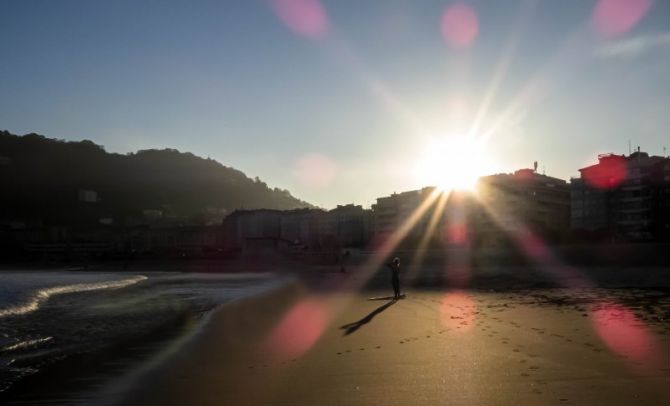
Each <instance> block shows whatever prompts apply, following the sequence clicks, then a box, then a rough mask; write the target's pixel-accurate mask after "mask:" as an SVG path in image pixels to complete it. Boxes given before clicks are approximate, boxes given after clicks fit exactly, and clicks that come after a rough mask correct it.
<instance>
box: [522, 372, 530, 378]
mask: <svg viewBox="0 0 670 406" xmlns="http://www.w3.org/2000/svg"><path fill="white" fill-rule="evenodd" d="M521 376H523V377H524V378H525V377H528V376H530V375H528V374H527V373H526V372H522V373H521Z"/></svg>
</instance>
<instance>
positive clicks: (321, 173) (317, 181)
mask: <svg viewBox="0 0 670 406" xmlns="http://www.w3.org/2000/svg"><path fill="white" fill-rule="evenodd" d="M293 174H294V175H295V176H296V177H297V178H298V180H299V181H300V182H301V183H303V184H304V185H306V186H310V187H315V188H323V187H326V186H328V185H330V184H331V183H332V182H333V180H334V179H335V176H336V174H337V167H336V165H335V163H334V162H333V161H332V160H331V159H330V158H328V157H327V156H325V155H322V154H307V155H303V156H301V157H300V158H298V160H297V161H296V162H295V164H294V166H293Z"/></svg>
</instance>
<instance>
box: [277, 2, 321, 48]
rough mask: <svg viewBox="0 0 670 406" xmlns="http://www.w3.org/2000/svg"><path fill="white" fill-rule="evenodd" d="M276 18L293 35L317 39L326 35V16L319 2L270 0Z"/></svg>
mask: <svg viewBox="0 0 670 406" xmlns="http://www.w3.org/2000/svg"><path fill="white" fill-rule="evenodd" d="M272 7H273V9H274V11H275V13H276V14H277V17H279V19H280V20H281V21H282V22H283V23H284V24H285V25H286V26H287V27H288V28H289V29H290V30H291V31H293V32H294V33H296V34H298V35H300V36H303V37H306V38H309V39H319V38H322V37H324V36H325V35H326V34H327V33H328V29H329V24H328V15H327V14H326V9H325V8H324V7H323V4H321V2H320V1H319V0H272Z"/></svg>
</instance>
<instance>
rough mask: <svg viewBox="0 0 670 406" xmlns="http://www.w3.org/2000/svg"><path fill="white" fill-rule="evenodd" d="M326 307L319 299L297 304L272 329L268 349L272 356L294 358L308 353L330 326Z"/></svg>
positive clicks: (269, 354) (267, 343)
mask: <svg viewBox="0 0 670 406" xmlns="http://www.w3.org/2000/svg"><path fill="white" fill-rule="evenodd" d="M326 313H327V312H326V307H325V306H324V304H323V303H321V302H320V301H318V300H316V299H304V300H302V301H300V302H298V303H297V304H296V305H294V306H293V307H292V308H291V309H290V310H289V311H288V312H287V313H286V314H285V315H284V317H283V318H282V319H281V320H280V322H279V324H277V326H276V327H275V328H274V329H273V330H272V332H271V333H270V335H269V337H268V339H267V341H266V343H265V349H266V351H267V352H268V356H270V357H271V358H272V359H293V358H296V357H299V356H302V355H304V354H305V353H306V352H307V351H308V350H309V349H310V348H312V346H314V344H316V342H317V341H318V339H319V337H321V334H323V331H324V330H325V328H326V324H327V317H326Z"/></svg>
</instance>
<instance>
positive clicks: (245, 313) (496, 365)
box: [106, 285, 670, 405]
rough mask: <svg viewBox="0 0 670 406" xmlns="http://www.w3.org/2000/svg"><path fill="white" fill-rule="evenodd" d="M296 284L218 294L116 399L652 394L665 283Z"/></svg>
mask: <svg viewBox="0 0 670 406" xmlns="http://www.w3.org/2000/svg"><path fill="white" fill-rule="evenodd" d="M385 294H387V292H386V291H377V292H364V293H352V294H346V293H342V292H339V293H332V294H328V293H320V294H314V293H310V292H309V291H308V290H306V289H305V288H303V287H301V286H300V285H293V286H290V287H287V288H284V289H281V290H279V291H276V292H274V293H272V294H270V295H267V296H265V297H260V298H254V299H249V300H245V301H241V302H238V303H233V304H231V305H227V306H224V307H222V308H221V309H220V310H218V311H217V312H216V313H215V314H213V316H212V318H211V319H210V321H209V323H208V324H207V325H206V326H205V327H204V329H203V330H202V331H201V332H200V334H199V335H197V336H196V337H195V338H194V339H193V340H192V341H190V342H189V343H187V344H186V345H184V346H183V347H182V348H181V349H180V350H179V351H178V352H177V353H175V354H173V355H171V356H169V357H167V358H166V359H164V360H162V361H161V362H160V363H159V364H158V365H157V366H155V367H153V368H151V369H149V370H148V371H147V372H145V373H143V374H142V376H141V377H140V378H139V379H138V380H135V381H134V383H133V384H132V387H131V388H130V389H128V388H126V387H118V388H116V389H115V390H112V391H108V392H107V394H106V400H108V401H114V403H117V404H126V405H186V404H189V405H222V404H245V405H255V404H272V405H314V404H318V405H365V404H386V405H408V404H426V405H428V404H456V405H460V404H462V405H471V404H486V405H517V404H541V405H553V404H557V405H559V404H560V405H565V404H582V405H583V404H608V405H610V404H612V405H631V404H644V405H663V404H669V403H670V359H669V358H668V356H670V320H669V319H668V316H670V313H669V312H668V309H670V301H669V297H668V294H667V292H658V291H648V290H630V289H628V290H626V289H589V290H587V289H581V290H578V289H575V290H558V289H546V290H532V291H517V292H495V291H447V290H444V291H437V290H435V291H430V290H410V291H408V296H407V298H406V299H404V300H400V301H397V302H393V301H389V300H385V299H380V300H367V299H368V298H369V297H372V296H383V295H385Z"/></svg>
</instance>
